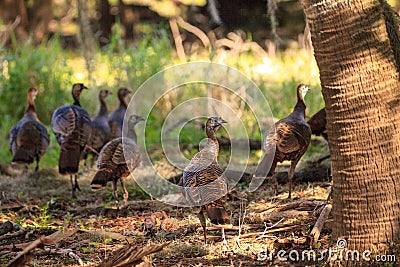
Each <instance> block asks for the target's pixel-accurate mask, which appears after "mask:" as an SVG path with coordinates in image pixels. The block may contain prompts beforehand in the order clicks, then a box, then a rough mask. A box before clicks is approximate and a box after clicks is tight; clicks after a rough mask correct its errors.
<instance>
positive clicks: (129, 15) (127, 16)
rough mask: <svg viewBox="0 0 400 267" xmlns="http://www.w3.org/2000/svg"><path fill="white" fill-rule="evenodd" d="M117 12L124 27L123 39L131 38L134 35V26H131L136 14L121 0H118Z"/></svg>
mask: <svg viewBox="0 0 400 267" xmlns="http://www.w3.org/2000/svg"><path fill="white" fill-rule="evenodd" d="M118 8H119V14H120V16H121V22H122V24H123V25H124V28H125V40H133V38H134V36H135V28H134V27H133V26H134V25H133V24H134V22H135V20H136V16H135V14H134V12H133V10H132V8H131V7H130V6H128V5H125V3H124V1H123V0H119V1H118Z"/></svg>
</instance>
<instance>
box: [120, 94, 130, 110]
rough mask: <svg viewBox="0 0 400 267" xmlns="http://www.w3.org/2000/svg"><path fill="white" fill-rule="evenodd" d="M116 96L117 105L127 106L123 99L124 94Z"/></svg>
mask: <svg viewBox="0 0 400 267" xmlns="http://www.w3.org/2000/svg"><path fill="white" fill-rule="evenodd" d="M118 98H119V106H120V107H124V108H127V107H128V104H127V103H126V101H125V96H124V95H119V96H118Z"/></svg>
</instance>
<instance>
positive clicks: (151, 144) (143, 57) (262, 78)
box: [0, 23, 324, 198]
mask: <svg viewBox="0 0 400 267" xmlns="http://www.w3.org/2000/svg"><path fill="white" fill-rule="evenodd" d="M121 33H122V29H121V25H120V24H118V23H117V24H116V25H115V27H114V29H113V36H112V38H111V40H110V44H109V45H108V46H107V47H104V48H102V49H99V50H97V52H96V58H95V66H96V70H95V73H91V75H90V76H91V77H93V80H91V81H89V80H88V77H89V75H88V73H87V70H85V63H84V60H83V58H82V57H81V56H79V55H76V54H73V53H71V52H67V51H64V50H62V48H61V45H60V43H59V41H58V39H57V38H55V39H52V40H48V41H46V42H43V43H42V44H40V45H38V46H35V45H33V44H32V42H30V41H28V42H26V43H23V44H20V45H19V46H15V47H14V49H10V50H2V51H0V71H1V73H2V75H0V113H1V114H2V118H3V120H0V134H1V135H0V139H1V141H2V143H4V144H8V140H7V139H8V133H9V130H10V128H11V127H12V126H13V125H15V123H17V121H18V120H19V119H20V118H21V117H22V115H23V113H24V110H25V108H26V91H27V88H28V87H37V88H38V89H39V90H40V94H39V95H38V97H37V99H36V103H37V112H38V116H39V118H40V120H41V121H42V122H43V123H44V124H45V125H46V127H47V129H48V131H49V134H50V137H51V142H50V146H49V149H48V151H47V152H46V154H45V156H44V157H43V158H42V160H41V164H40V166H41V168H42V167H52V168H54V167H55V166H57V162H58V155H59V146H58V144H57V142H56V140H55V137H54V134H53V133H52V132H51V128H50V120H51V116H52V113H53V111H54V110H55V109H56V108H57V107H59V106H61V105H64V104H68V103H71V97H70V88H71V86H72V84H73V83H74V82H83V83H85V84H86V85H87V86H88V87H89V88H90V89H89V90H88V91H85V92H84V93H83V94H82V106H83V107H84V108H86V109H87V110H88V111H89V113H90V114H91V115H94V114H95V113H96V112H97V110H98V105H99V103H98V91H99V90H100V89H109V90H111V91H113V92H114V95H113V96H111V97H109V98H108V99H107V103H108V106H109V110H112V109H114V108H115V107H116V106H117V104H118V100H117V97H116V91H117V89H118V88H119V87H130V88H132V89H133V91H135V90H137V88H139V86H140V85H141V84H142V83H144V82H145V81H146V80H147V79H149V78H150V77H151V76H152V75H154V74H156V73H157V72H159V71H162V70H163V69H165V68H166V67H167V66H170V65H173V64H174V63H180V62H179V61H178V60H177V59H176V58H174V57H173V56H172V55H173V53H174V48H173V47H172V46H171V41H170V39H169V36H168V34H167V31H166V30H165V26H163V25H160V26H159V27H157V29H156V30H153V31H152V32H151V33H149V34H148V35H146V36H144V37H143V38H142V39H140V40H139V41H137V42H136V43H133V44H127V43H126V42H125V41H124V40H123V39H122V37H121V36H122V34H121ZM249 41H251V40H247V42H249ZM188 58H189V59H190V61H204V60H208V61H209V60H211V61H213V62H219V63H222V64H226V65H228V66H230V67H233V68H236V69H238V70H239V71H241V72H242V73H243V74H244V75H246V76H247V77H249V78H250V79H251V80H252V81H254V83H255V84H256V85H257V86H258V87H259V88H260V90H261V92H262V93H263V94H264V96H265V97H266V99H267V100H268V103H269V105H270V107H271V110H272V114H273V116H274V118H276V119H279V118H282V117H284V116H286V115H288V114H289V113H290V112H291V111H292V109H293V107H294V105H295V103H296V94H295V89H296V86H297V84H298V83H305V84H308V85H309V86H310V87H311V88H312V90H311V91H310V92H309V93H308V94H307V96H306V98H305V100H306V104H307V111H306V116H307V117H310V116H311V115H312V114H314V113H315V112H317V111H318V110H319V109H320V108H322V107H323V106H324V102H323V99H322V94H321V93H320V85H319V79H318V69H317V66H316V63H315V60H314V58H313V57H312V54H311V53H310V52H309V51H305V50H295V49H293V50H288V51H286V52H281V53H277V55H274V56H268V57H260V55H259V54H256V53H255V52H253V51H251V50H249V51H245V52H240V53H237V54H229V51H222V50H215V49H214V50H212V51H211V52H204V53H193V54H188ZM77 77H78V78H79V79H78V80H76V78H77ZM225 78H226V77H222V79H225ZM181 89H182V88H177V89H176V90H171V91H170V92H169V93H168V94H166V95H164V96H163V97H161V98H160V100H159V102H158V103H157V104H156V105H155V106H154V110H153V111H152V112H151V114H150V116H149V117H148V118H147V119H148V121H147V125H146V136H145V141H146V146H147V149H148V151H149V152H150V153H153V152H155V151H160V150H161V145H160V141H161V140H160V132H161V127H162V125H163V123H164V120H165V118H166V116H167V115H168V113H169V112H170V111H171V110H172V109H173V108H175V107H176V106H177V105H179V104H181V103H183V102H184V101H186V100H188V99H191V98H194V97H200V96H208V93H209V92H210V91H213V92H214V93H213V94H215V92H216V90H214V88H212V90H209V89H210V88H209V87H208V85H202V84H189V85H185V88H184V89H183V90H181ZM216 96H217V98H218V97H219V95H218V93H216ZM222 96H223V97H225V99H228V100H227V101H229V105H234V109H236V110H239V111H240V112H241V114H242V115H241V119H242V121H243V122H244V126H245V127H246V129H247V131H248V133H249V137H250V138H252V139H260V138H262V134H261V132H260V131H259V130H258V129H256V128H257V127H255V126H256V125H255V123H254V121H255V118H254V115H253V114H252V112H251V110H250V108H249V107H248V106H246V105H241V104H240V103H239V102H240V101H239V100H238V99H237V98H234V97H232V95H231V93H230V94H226V95H223V94H222ZM235 105H236V106H235ZM139 112H140V111H139ZM140 115H144V114H140ZM138 127H141V125H138ZM170 134H171V135H179V138H180V140H179V142H180V144H186V145H188V146H186V147H189V148H190V149H191V151H189V152H188V151H186V152H185V153H186V154H185V156H186V157H187V158H190V157H191V156H192V155H193V154H194V153H196V152H197V149H196V148H197V146H196V145H197V144H198V143H199V142H200V141H201V139H203V138H205V134H204V130H203V129H202V128H201V127H199V124H198V123H193V122H190V123H188V124H186V125H185V127H183V128H182V130H181V131H180V132H177V131H171V133H170ZM219 134H223V132H222V131H221V132H220V133H219ZM139 138H141V136H139ZM318 149H319V150H320V148H316V150H318ZM311 152H312V153H313V152H314V151H311ZM311 152H310V153H311ZM154 154H155V155H156V156H157V155H159V156H158V157H163V156H162V155H161V154H160V153H154ZM0 157H1V159H2V160H1V161H3V162H4V161H5V162H10V161H11V157H12V156H11V153H10V152H9V148H8V145H6V146H2V148H1V149H0ZM253 157H254V155H253ZM153 160H157V159H156V158H153ZM131 193H132V194H133V195H135V198H136V197H138V198H144V196H143V195H142V192H140V190H139V191H136V192H131Z"/></svg>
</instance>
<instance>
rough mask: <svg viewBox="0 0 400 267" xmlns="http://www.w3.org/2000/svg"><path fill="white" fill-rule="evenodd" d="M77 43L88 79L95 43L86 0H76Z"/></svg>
mask: <svg viewBox="0 0 400 267" xmlns="http://www.w3.org/2000/svg"><path fill="white" fill-rule="evenodd" d="M78 20H79V34H78V36H79V41H80V43H81V45H82V49H83V57H84V58H85V61H86V67H87V70H88V73H89V79H91V74H92V73H93V71H94V62H93V61H94V56H95V52H96V51H95V48H96V41H95V38H94V34H93V31H92V29H91V27H90V19H89V8H88V5H87V1H86V0H78Z"/></svg>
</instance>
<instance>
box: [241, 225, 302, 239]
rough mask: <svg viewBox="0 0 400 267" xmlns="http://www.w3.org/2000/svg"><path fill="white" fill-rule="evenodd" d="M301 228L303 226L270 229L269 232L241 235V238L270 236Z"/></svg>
mask: <svg viewBox="0 0 400 267" xmlns="http://www.w3.org/2000/svg"><path fill="white" fill-rule="evenodd" d="M301 227H303V225H289V226H286V227H281V228H276V229H271V230H267V231H263V232H255V233H247V234H242V238H246V237H252V236H258V235H266V234H271V233H278V232H284V231H289V230H293V229H296V228H301Z"/></svg>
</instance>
